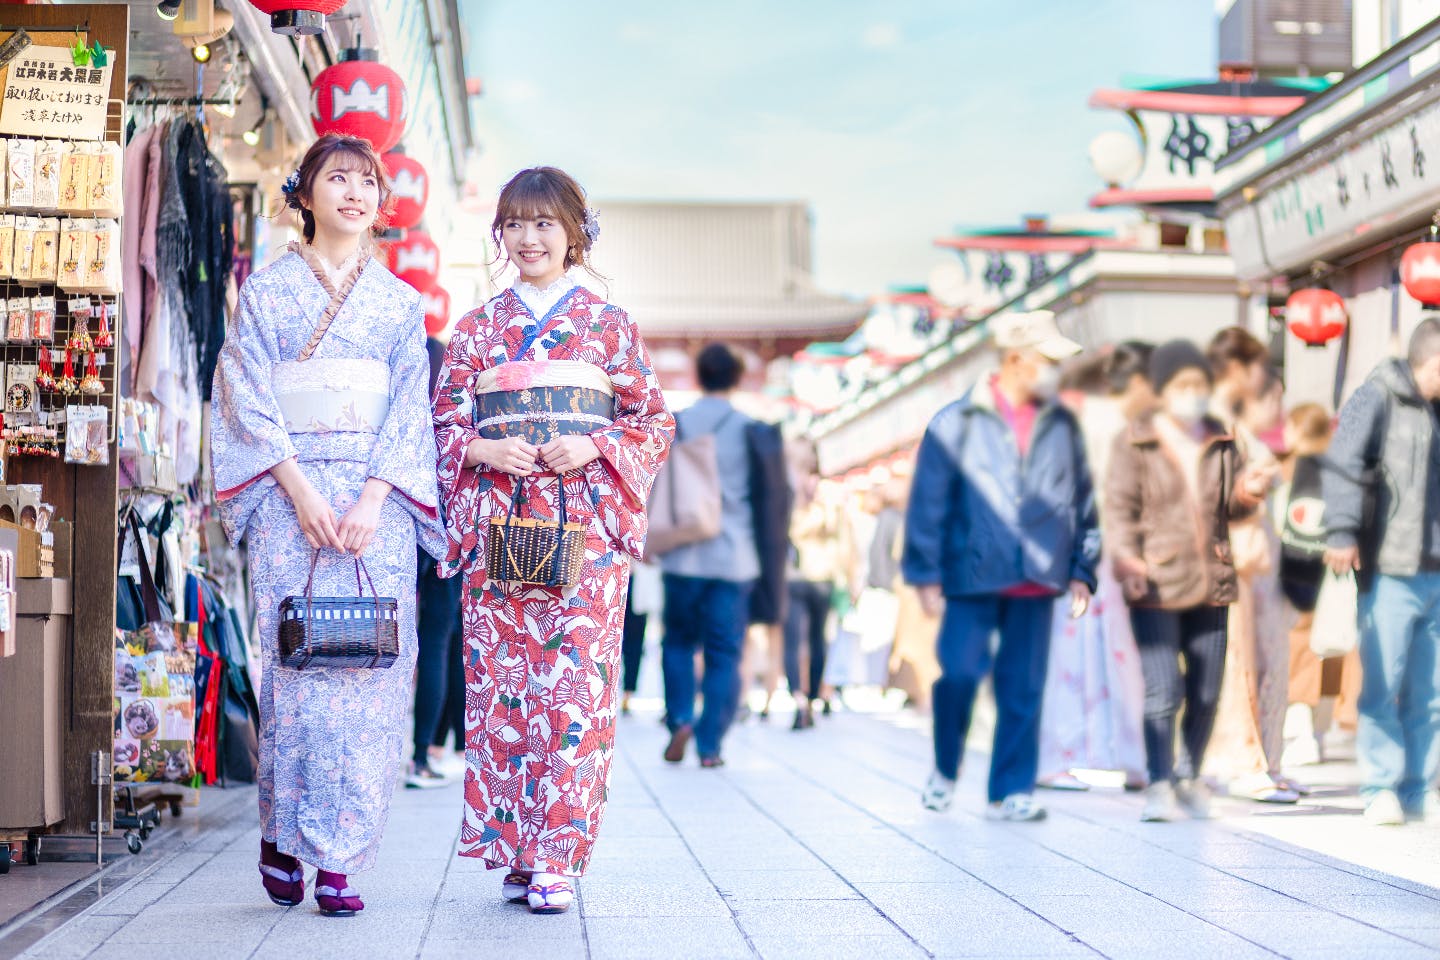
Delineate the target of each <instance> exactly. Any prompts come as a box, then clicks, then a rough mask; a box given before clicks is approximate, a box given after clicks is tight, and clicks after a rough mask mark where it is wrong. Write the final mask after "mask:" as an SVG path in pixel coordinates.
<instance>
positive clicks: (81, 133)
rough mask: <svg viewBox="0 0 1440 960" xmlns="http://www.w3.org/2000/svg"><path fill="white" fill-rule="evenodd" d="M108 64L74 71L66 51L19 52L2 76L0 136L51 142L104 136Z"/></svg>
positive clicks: (70, 54)
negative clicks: (42, 139)
mask: <svg viewBox="0 0 1440 960" xmlns="http://www.w3.org/2000/svg"><path fill="white" fill-rule="evenodd" d="M110 70H111V67H110V64H109V63H108V62H107V64H106V65H105V66H103V67H96V66H88V65H87V66H83V67H78V66H76V65H75V55H74V53H73V52H72V51H71V50H70V49H69V48H67V47H39V46H33V47H28V48H26V49H25V51H24V52H23V53H21V54H20V55H19V56H18V57H16V58H15V59H14V60H13V61H11V63H10V66H9V69H8V70H7V71H6V78H5V93H4V98H3V100H0V133H5V134H12V135H16V134H18V135H20V136H27V137H44V138H47V139H52V140H99V139H101V138H103V137H104V136H105V115H106V104H107V101H108V100H109V97H110Z"/></svg>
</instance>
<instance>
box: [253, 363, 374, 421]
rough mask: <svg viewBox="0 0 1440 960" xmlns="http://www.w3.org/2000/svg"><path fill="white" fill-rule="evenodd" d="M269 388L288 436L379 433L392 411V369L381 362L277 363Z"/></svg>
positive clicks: (271, 375)
mask: <svg viewBox="0 0 1440 960" xmlns="http://www.w3.org/2000/svg"><path fill="white" fill-rule="evenodd" d="M270 388H271V390H272V392H273V393H274V394H275V402H276V404H277V405H278V406H279V407H280V414H281V416H283V417H284V418H285V430H286V432H287V433H379V432H380V428H381V427H382V426H383V425H384V423H385V417H386V415H387V414H389V412H390V367H389V365H388V364H386V363H385V362H384V361H381V360H330V359H322V358H319V357H316V358H313V359H310V360H306V361H303V362H302V361H298V360H297V361H289V362H286V363H278V364H276V365H275V368H274V370H273V372H272V373H271V374H270Z"/></svg>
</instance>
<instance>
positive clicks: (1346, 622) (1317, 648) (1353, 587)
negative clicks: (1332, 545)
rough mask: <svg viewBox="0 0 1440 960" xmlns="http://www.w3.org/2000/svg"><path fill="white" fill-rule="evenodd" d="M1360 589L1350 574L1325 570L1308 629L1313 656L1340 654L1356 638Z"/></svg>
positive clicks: (1347, 651) (1351, 648)
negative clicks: (1311, 621) (1312, 619)
mask: <svg viewBox="0 0 1440 960" xmlns="http://www.w3.org/2000/svg"><path fill="white" fill-rule="evenodd" d="M1359 619H1360V590H1359V586H1358V584H1357V583H1356V581H1355V574H1354V573H1348V572H1347V573H1343V574H1336V573H1334V572H1332V571H1328V570H1327V571H1326V572H1325V579H1324V580H1323V581H1321V583H1320V597H1319V599H1318V600H1316V602H1315V624H1314V626H1312V627H1311V628H1310V651H1311V652H1312V653H1314V654H1315V656H1317V657H1321V658H1322V659H1323V658H1327V657H1343V656H1345V654H1347V653H1349V652H1350V651H1351V650H1354V649H1355V645H1356V644H1357V643H1359V640H1360V623H1359Z"/></svg>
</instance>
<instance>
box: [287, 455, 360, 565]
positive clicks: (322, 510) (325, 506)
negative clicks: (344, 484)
mask: <svg viewBox="0 0 1440 960" xmlns="http://www.w3.org/2000/svg"><path fill="white" fill-rule="evenodd" d="M270 475H271V476H272V477H274V478H275V482H276V483H278V484H279V485H280V489H281V490H284V491H285V495H286V496H288V497H289V498H290V503H291V504H293V505H294V507H295V518H296V519H297V520H299V521H300V532H301V533H303V534H305V540H306V542H308V543H309V544H310V549H312V550H320V549H322V548H324V547H332V548H334V549H336V550H342V549H344V548H343V547H341V546H340V537H339V533H338V524H337V523H336V522H335V511H334V509H332V508H331V506H330V501H328V500H326V499H325V498H324V497H323V496H321V495H320V491H318V490H316V489H315V485H314V484H312V483H311V482H310V480H309V478H308V477H306V476H305V474H304V473H302V472H301V470H300V465H299V464H298V463H296V462H295V460H294V459H290V460H285V461H282V462H280V463H277V464H275V466H273V467H271V468H270Z"/></svg>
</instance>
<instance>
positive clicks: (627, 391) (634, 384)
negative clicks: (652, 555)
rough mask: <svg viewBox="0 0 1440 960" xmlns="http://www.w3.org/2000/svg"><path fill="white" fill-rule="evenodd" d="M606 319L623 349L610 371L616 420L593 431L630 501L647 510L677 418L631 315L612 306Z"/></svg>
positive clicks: (637, 508) (631, 506)
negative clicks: (651, 491) (669, 404)
mask: <svg viewBox="0 0 1440 960" xmlns="http://www.w3.org/2000/svg"><path fill="white" fill-rule="evenodd" d="M605 319H606V320H607V321H608V323H610V324H613V325H615V327H616V328H617V329H618V330H619V333H620V337H619V349H618V350H617V351H616V352H615V356H614V360H613V362H612V363H611V365H610V368H609V370H608V371H607V372H608V373H609V374H610V381H611V383H613V384H614V387H615V423H614V425H613V426H611V427H608V428H606V429H604V430H600V431H597V432H595V433H592V434H590V438H591V439H592V440H594V441H595V445H596V446H597V447H599V448H600V456H601V458H602V459H603V460H604V463H605V466H606V468H607V469H608V471H609V473H610V475H611V476H612V477H613V478H614V480H615V482H616V484H617V486H618V488H619V490H620V495H621V496H622V497H623V498H624V501H625V505H626V506H627V507H628V508H629V509H631V510H632V511H634V512H635V513H637V514H638V513H643V512H644V510H645V505H646V503H647V502H648V501H649V499H650V487H651V486H652V485H653V484H654V482H655V475H656V474H657V473H659V472H660V467H661V466H662V465H663V464H664V463H665V458H666V457H667V456H668V455H669V453H670V442H671V441H672V440H673V439H674V437H675V418H674V417H673V416H671V414H670V411H669V409H667V408H666V406H665V395H664V394H663V393H662V392H661V390H660V380H659V378H658V377H656V376H655V369H654V367H653V366H652V365H651V363H650V353H649V351H648V350H646V349H645V343H644V341H643V340H641V339H640V332H639V331H638V330H637V329H636V328H635V324H634V322H632V321H631V319H630V317H629V316H628V315H627V314H626V313H625V311H624V310H621V309H620V308H618V307H608V308H606V310H605Z"/></svg>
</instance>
